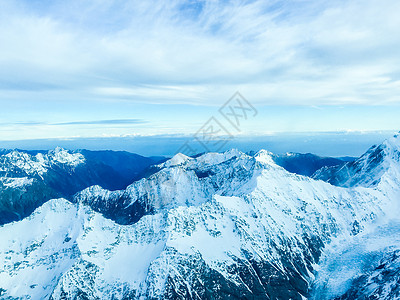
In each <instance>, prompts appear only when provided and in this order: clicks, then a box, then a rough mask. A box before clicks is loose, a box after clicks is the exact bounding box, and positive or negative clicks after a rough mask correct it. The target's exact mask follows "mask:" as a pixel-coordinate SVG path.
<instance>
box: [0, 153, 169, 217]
mask: <svg viewBox="0 0 400 300" xmlns="http://www.w3.org/2000/svg"><path fill="white" fill-rule="evenodd" d="M160 160H162V158H146V157H142V156H139V155H136V154H132V153H128V152H114V151H88V150H79V151H67V150H65V149H61V148H57V149H55V150H51V151H21V150H2V151H1V152H0V224H4V223H7V222H10V221H14V220H20V219H22V218H24V217H26V216H28V215H29V214H30V213H32V211H33V210H34V209H35V208H37V207H38V206H40V205H41V204H43V203H45V202H46V201H48V200H50V199H53V198H58V197H64V198H67V199H71V197H72V196H73V195H74V194H75V193H76V192H78V191H81V190H82V189H84V188H86V187H88V186H91V185H94V184H98V185H100V186H102V187H104V188H108V189H113V190H115V189H120V188H125V187H126V186H127V185H128V184H130V183H131V182H132V181H133V180H136V179H138V178H140V174H141V172H143V171H144V170H145V169H146V168H148V167H149V166H150V165H152V164H154V163H157V162H159V161H160Z"/></svg>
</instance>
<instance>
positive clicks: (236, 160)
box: [0, 151, 398, 299]
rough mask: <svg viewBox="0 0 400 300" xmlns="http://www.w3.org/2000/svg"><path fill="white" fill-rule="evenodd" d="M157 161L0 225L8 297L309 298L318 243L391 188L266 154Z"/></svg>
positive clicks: (375, 210) (360, 224) (356, 219)
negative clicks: (352, 182) (336, 178)
mask: <svg viewBox="0 0 400 300" xmlns="http://www.w3.org/2000/svg"><path fill="white" fill-rule="evenodd" d="M158 169H159V171H158V172H156V173H155V174H153V175H151V176H149V177H148V178H144V179H142V180H140V181H137V182H135V183H133V184H132V185H130V186H129V187H128V188H127V189H126V190H121V191H114V192H110V191H107V190H104V189H102V188H100V187H91V188H88V189H86V190H84V191H83V192H81V193H79V194H78V195H77V196H76V197H75V201H76V203H75V204H71V203H69V202H67V201H65V200H62V199H59V200H51V201H50V202H48V203H46V204H44V205H43V206H42V207H40V208H39V209H37V210H36V211H35V213H34V214H32V215H31V216H30V217H29V218H27V219H25V220H23V221H20V222H16V223H12V224H7V225H4V226H3V227H0V235H1V236H2V237H4V243H2V244H1V246H0V266H3V267H2V268H1V269H0V288H1V291H2V293H3V296H4V297H14V298H18V297H20V298H26V297H27V295H34V296H35V297H36V298H42V299H77V298H78V299H238V298H241V299H304V297H306V296H307V294H308V288H309V285H310V282H312V280H313V271H314V267H315V265H316V263H317V262H319V258H320V256H321V253H322V252H323V250H324V247H325V245H327V244H329V243H330V241H332V240H333V239H334V240H336V239H345V240H348V239H351V238H352V237H353V236H356V235H358V234H360V232H363V231H366V232H367V231H368V230H370V228H373V227H374V226H375V225H374V222H375V220H377V219H380V218H382V217H383V216H386V215H388V212H389V211H390V210H391V208H392V207H393V203H392V202H393V199H391V197H389V196H390V195H393V194H395V193H397V192H398V186H395V185H392V186H390V188H391V190H390V191H389V190H386V191H382V190H379V189H371V188H364V187H356V188H351V189H345V188H341V187H335V186H332V185H330V184H328V183H325V182H323V181H315V180H313V179H311V178H308V177H304V176H299V175H296V174H293V173H289V172H287V171H286V170H284V169H283V168H281V167H280V166H278V165H276V164H275V163H274V161H273V159H272V157H271V155H270V154H269V153H268V152H266V151H260V152H259V153H257V154H256V155H254V156H249V155H245V154H243V153H240V152H239V151H228V152H226V153H222V154H217V153H208V154H205V155H202V156H200V157H197V158H188V157H185V156H182V155H179V156H177V157H174V158H173V159H172V160H170V161H169V162H166V163H164V164H161V165H159V166H158ZM387 188H389V185H387ZM133 206H136V207H135V208H134V209H132V207H133ZM95 211H97V212H95ZM98 212H100V213H101V214H99V213H98ZM135 214H136V215H135ZM104 216H105V217H106V218H104ZM113 220H115V221H116V222H117V223H119V224H117V223H116V222H114V221H113ZM120 224H125V225H120ZM28 228H29V230H30V234H29V235H28V234H23V235H20V234H19V233H20V232H28ZM15 236H18V239H16V238H14V237H15ZM45 270H46V271H45ZM43 272H45V274H46V276H43V277H41V276H37V274H41V273H43Z"/></svg>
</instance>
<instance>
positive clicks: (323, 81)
mask: <svg viewBox="0 0 400 300" xmlns="http://www.w3.org/2000/svg"><path fill="white" fill-rule="evenodd" d="M0 8H1V9H0V104H1V105H2V108H3V109H2V112H0V117H2V118H3V119H5V120H6V121H7V122H17V121H19V122H21V121H25V120H26V119H27V118H28V119H30V120H37V122H41V121H42V122H45V123H57V122H59V123H69V122H70V123H71V124H72V123H74V122H75V125H78V123H76V122H79V120H86V119H96V118H93V117H91V115H90V113H91V110H90V109H89V107H93V106H98V107H99V109H98V110H100V107H102V111H101V112H100V111H97V114H98V115H99V116H98V117H97V119H99V118H100V119H105V120H107V119H129V118H131V117H132V116H133V117H134V118H138V119H146V120H150V119H151V117H152V112H149V113H147V115H146V113H144V114H145V115H144V116H142V115H141V116H138V115H136V114H135V110H134V111H133V113H132V114H131V115H128V114H126V113H125V111H123V112H122V113H121V112H116V111H112V109H111V112H110V106H111V105H118V103H125V104H122V106H123V105H126V103H134V104H140V105H142V104H143V105H147V104H168V105H169V104H181V105H196V106H217V105H220V104H222V103H223V102H224V101H225V100H226V99H228V98H229V96H230V95H232V94H233V93H234V92H235V91H237V90H240V92H241V93H242V94H244V95H245V96H246V97H247V98H248V99H251V101H252V103H253V104H255V105H258V106H264V105H288V106H290V105H305V106H310V105H340V106H342V105H344V106H346V105H389V106H393V105H395V106H397V105H398V104H400V96H399V95H400V51H398V49H400V29H399V28H400V18H399V17H398V12H399V11H400V2H399V1H397V0H380V1H377V0H362V1H361V0H354V1H345V0H341V1H339V0H332V1H311V0H268V1H265V0H252V1H241V0H233V1H222V0H221V1H219V0H186V1H183V0H170V1H161V0H155V1H139V0H125V1H123V0H96V1H95V0H87V1H79V0H65V1H50V0H45V1H39V0H14V1H9V0H0ZM144 111H146V110H144ZM21 115H23V116H24V117H21ZM43 116H45V117H43ZM41 118H44V120H43V119H41ZM35 122H36V121H35ZM199 122H201V121H199ZM89 123H90V122H89ZM89 123H88V124H86V125H89ZM80 125H83V124H80ZM91 125H93V124H91Z"/></svg>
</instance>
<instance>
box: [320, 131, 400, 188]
mask: <svg viewBox="0 0 400 300" xmlns="http://www.w3.org/2000/svg"><path fill="white" fill-rule="evenodd" d="M399 168H400V136H399V135H395V136H393V137H391V138H389V139H387V140H385V141H384V142H383V143H382V144H380V145H375V146H372V147H371V148H370V149H368V151H367V152H366V153H364V154H363V155H362V156H361V157H360V158H358V159H356V160H355V161H353V162H348V163H346V164H345V165H343V166H339V167H337V166H334V167H326V168H322V169H321V170H319V171H317V172H316V173H315V174H314V176H313V177H314V178H315V179H321V180H324V181H327V182H329V183H331V184H333V185H338V186H343V187H353V186H364V187H376V186H378V185H379V184H380V183H381V182H383V181H384V180H383V179H384V178H385V175H386V174H388V173H392V172H399Z"/></svg>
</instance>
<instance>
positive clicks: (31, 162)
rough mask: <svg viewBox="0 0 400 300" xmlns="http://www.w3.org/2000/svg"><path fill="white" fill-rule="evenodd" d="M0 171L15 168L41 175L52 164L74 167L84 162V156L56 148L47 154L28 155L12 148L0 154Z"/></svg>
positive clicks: (29, 173) (30, 173)
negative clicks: (4, 153)
mask: <svg viewBox="0 0 400 300" xmlns="http://www.w3.org/2000/svg"><path fill="white" fill-rule="evenodd" d="M1 159H2V162H1V166H2V167H1V169H0V172H7V171H9V170H10V169H13V168H16V169H19V170H20V172H25V173H26V174H28V175H33V174H38V175H43V174H44V173H46V172H47V170H48V169H49V167H51V165H53V164H57V163H60V164H65V165H68V166H71V167H76V166H78V165H79V164H82V163H84V162H85V158H84V156H83V155H82V154H80V153H70V152H69V151H67V150H65V149H62V148H56V149H55V150H51V151H49V152H48V153H47V154H42V153H38V154H36V155H30V154H28V153H25V152H20V151H17V150H14V151H12V152H10V153H7V154H6V155H4V156H1Z"/></svg>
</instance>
